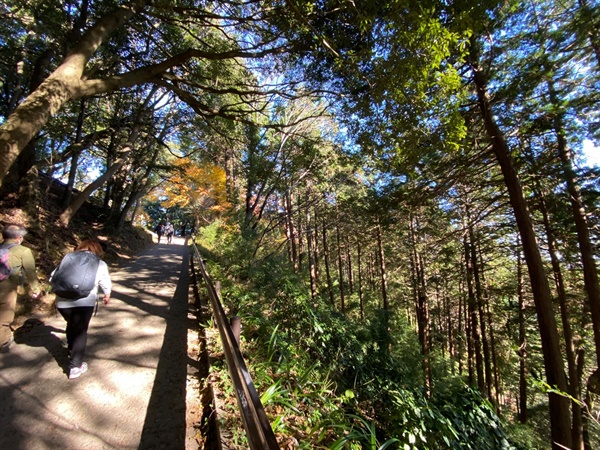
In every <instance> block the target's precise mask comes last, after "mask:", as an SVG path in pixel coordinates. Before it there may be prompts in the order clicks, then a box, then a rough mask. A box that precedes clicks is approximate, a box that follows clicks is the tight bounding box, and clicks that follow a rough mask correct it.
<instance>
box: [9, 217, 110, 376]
mask: <svg viewBox="0 0 600 450" xmlns="http://www.w3.org/2000/svg"><path fill="white" fill-rule="evenodd" d="M26 235H27V230H26V229H25V227H23V226H22V225H18V224H8V225H6V226H5V227H4V229H3V230H2V238H3V242H2V244H0V352H2V353H7V352H9V351H10V347H11V345H12V344H13V343H14V334H13V329H12V328H11V327H12V323H13V321H14V319H15V308H16V304H17V298H18V291H19V287H20V286H23V285H24V284H25V282H26V283H27V284H28V286H29V292H30V297H31V298H32V299H37V298H39V297H41V296H42V295H44V292H43V290H42V287H41V284H40V282H39V280H38V277H37V273H36V268H35V259H34V256H33V253H32V251H31V249H29V248H28V247H26V246H24V245H23V240H24V238H25V236H26ZM103 254H104V252H103V249H102V245H101V244H100V242H99V241H98V240H96V239H86V240H83V241H81V242H80V243H79V244H78V245H77V247H76V248H75V250H74V251H73V252H71V253H68V254H67V255H65V256H64V258H63V259H62V261H61V262H60V264H59V265H58V266H57V268H56V269H55V270H54V271H53V272H52V274H51V276H50V283H51V286H52V287H51V292H53V293H54V294H55V295H56V308H57V310H58V312H59V313H60V314H61V315H62V317H63V318H64V319H65V321H66V330H65V332H66V337H67V342H66V348H65V351H66V352H68V357H69V367H68V369H67V375H68V377H69V379H71V380H72V379H75V378H79V377H80V376H81V375H82V374H83V373H85V372H86V371H87V369H88V366H87V363H86V362H84V361H83V359H84V356H85V348H86V344H87V333H88V328H89V324H90V321H91V319H92V315H93V314H94V308H95V307H96V304H97V302H98V300H99V294H98V289H100V290H101V291H102V300H103V303H104V305H108V304H109V302H110V294H111V289H112V284H111V279H110V275H109V272H108V266H107V264H106V263H105V262H104V261H102V259H101V258H102V256H103Z"/></svg>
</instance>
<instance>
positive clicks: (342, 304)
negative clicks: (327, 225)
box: [335, 220, 346, 314]
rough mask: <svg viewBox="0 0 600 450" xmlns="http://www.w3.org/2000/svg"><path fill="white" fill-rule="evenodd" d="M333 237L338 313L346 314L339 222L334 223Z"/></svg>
mask: <svg viewBox="0 0 600 450" xmlns="http://www.w3.org/2000/svg"><path fill="white" fill-rule="evenodd" d="M335 236H336V240H337V255H338V276H339V283H340V311H341V312H342V314H346V296H345V292H344V261H343V260H342V247H341V245H342V243H341V237H340V222H339V220H337V221H336V225H335Z"/></svg>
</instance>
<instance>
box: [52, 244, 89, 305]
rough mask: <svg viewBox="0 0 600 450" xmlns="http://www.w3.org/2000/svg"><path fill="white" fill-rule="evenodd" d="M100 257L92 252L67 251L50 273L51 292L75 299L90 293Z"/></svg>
mask: <svg viewBox="0 0 600 450" xmlns="http://www.w3.org/2000/svg"><path fill="white" fill-rule="evenodd" d="M99 264H100V258H99V257H98V256H96V255H95V254H93V253H92V252H87V251H84V252H73V253H68V254H67V255H65V257H64V258H63V259H62V261H61V262H60V264H59V265H58V267H57V268H56V270H55V271H54V274H53V275H52V280H51V283H52V290H51V291H52V292H54V293H55V294H56V295H57V296H59V297H62V298H68V299H71V300H75V299H78V298H84V297H87V296H88V295H90V292H91V291H92V289H94V286H95V285H96V272H98V265H99Z"/></svg>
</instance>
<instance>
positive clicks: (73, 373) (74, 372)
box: [69, 363, 87, 380]
mask: <svg viewBox="0 0 600 450" xmlns="http://www.w3.org/2000/svg"><path fill="white" fill-rule="evenodd" d="M86 371H87V363H81V366H79V367H73V368H72V369H71V370H70V371H69V380H73V379H75V378H79V377H80V376H81V374H82V373H85V372H86Z"/></svg>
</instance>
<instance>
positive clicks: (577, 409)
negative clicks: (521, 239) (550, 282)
mask: <svg viewBox="0 0 600 450" xmlns="http://www.w3.org/2000/svg"><path fill="white" fill-rule="evenodd" d="M536 188H537V189H536ZM534 189H536V190H537V191H538V192H537V197H538V199H539V209H540V212H541V213H542V219H543V223H544V230H545V232H546V241H547V242H548V254H549V255H550V261H551V263H552V273H553V274H554V284H555V285H556V293H557V297H558V304H559V305H560V317H561V323H562V329H563V336H564V339H565V349H566V356H567V369H568V372H569V387H570V389H569V394H570V395H571V396H572V397H573V398H574V399H575V401H573V402H572V403H571V409H572V415H573V426H572V428H573V431H572V436H573V450H581V449H583V416H582V414H583V412H582V409H581V405H580V403H578V402H581V379H580V377H579V375H578V373H577V372H578V371H577V363H576V352H575V343H574V341H573V330H572V329H571V318H570V312H569V305H568V302H567V293H566V291H565V284H564V280H563V275H562V269H561V266H560V261H559V257H558V255H557V252H558V247H557V243H556V238H555V237H554V231H553V229H552V225H551V223H550V217H549V215H548V209H547V207H546V200H545V198H544V195H543V193H542V190H541V189H542V188H541V187H540V186H539V185H536V187H535V188H534Z"/></svg>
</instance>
